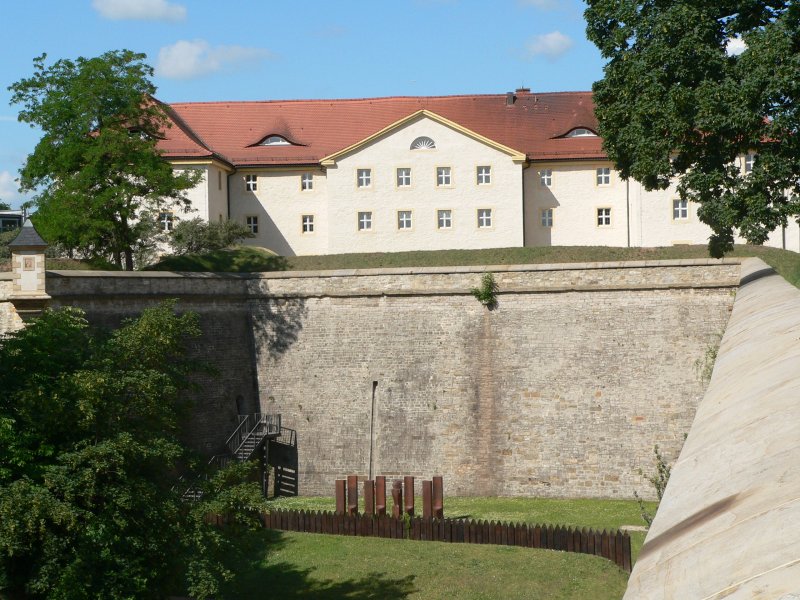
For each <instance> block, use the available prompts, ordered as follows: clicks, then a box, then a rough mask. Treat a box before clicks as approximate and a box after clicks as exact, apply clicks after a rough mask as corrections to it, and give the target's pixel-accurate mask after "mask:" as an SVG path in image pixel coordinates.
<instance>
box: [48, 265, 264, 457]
mask: <svg viewBox="0 0 800 600" xmlns="http://www.w3.org/2000/svg"><path fill="white" fill-rule="evenodd" d="M47 292H48V294H50V295H51V296H52V297H53V299H52V301H51V302H50V306H52V307H59V306H65V305H70V306H77V307H80V308H81V309H83V310H84V311H85V312H86V316H87V318H88V320H89V322H90V323H91V324H93V325H98V326H103V327H116V326H117V325H119V323H120V322H121V321H122V320H123V319H125V318H129V317H135V316H137V315H138V314H139V313H141V311H142V310H144V309H145V308H147V307H150V306H154V305H155V304H157V303H158V302H161V301H163V300H166V299H170V298H175V299H178V300H179V301H178V304H177V307H178V310H179V311H194V312H196V313H198V315H199V317H200V327H201V329H202V335H201V337H199V338H197V339H194V340H190V342H189V348H190V355H191V356H192V357H193V358H196V359H198V360H199V361H201V362H202V363H204V364H205V365H207V366H209V367H211V368H212V369H213V371H211V372H206V373H201V374H198V375H195V376H194V378H193V381H194V383H196V384H197V385H198V386H199V388H198V392H197V393H196V394H195V398H194V408H193V410H192V413H191V420H190V423H189V431H190V432H191V438H190V439H189V440H187V441H188V442H189V444H190V445H191V446H192V447H194V448H195V449H197V450H198V451H200V452H202V453H204V454H207V455H213V454H218V453H221V452H223V451H224V446H225V440H226V439H227V438H228V436H229V435H230V434H231V433H232V432H233V430H234V428H235V427H236V424H237V414H239V410H240V408H241V412H243V413H246V412H251V413H252V412H256V411H257V410H258V398H257V387H256V379H255V372H254V370H253V360H252V356H253V335H252V331H253V328H252V325H251V321H250V313H249V310H248V306H247V299H246V288H245V284H244V278H243V277H236V276H228V277H226V276H219V275H207V274H184V275H175V274H171V273H143V272H134V273H118V272H113V273H109V272H100V271H83V272H81V271H50V272H48V273H47ZM237 399H238V404H237Z"/></svg>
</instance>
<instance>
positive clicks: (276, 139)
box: [261, 135, 292, 146]
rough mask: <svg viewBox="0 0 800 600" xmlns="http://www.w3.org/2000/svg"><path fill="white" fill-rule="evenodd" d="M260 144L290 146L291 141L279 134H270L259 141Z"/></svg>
mask: <svg viewBox="0 0 800 600" xmlns="http://www.w3.org/2000/svg"><path fill="white" fill-rule="evenodd" d="M261 145H262V146H291V145H292V143H291V142H290V141H289V140H287V139H286V138H285V137H283V136H280V135H270V136H267V137H266V138H264V141H263V142H261Z"/></svg>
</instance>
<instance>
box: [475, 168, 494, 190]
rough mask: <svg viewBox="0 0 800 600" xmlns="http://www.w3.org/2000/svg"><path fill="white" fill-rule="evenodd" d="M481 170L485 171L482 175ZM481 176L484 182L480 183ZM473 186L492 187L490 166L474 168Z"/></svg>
mask: <svg viewBox="0 0 800 600" xmlns="http://www.w3.org/2000/svg"><path fill="white" fill-rule="evenodd" d="M481 169H486V170H485V171H484V172H483V173H482V172H481ZM481 176H483V179H484V181H481ZM475 185H480V186H484V185H492V165H478V166H476V167H475Z"/></svg>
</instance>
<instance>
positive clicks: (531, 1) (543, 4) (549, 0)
mask: <svg viewBox="0 0 800 600" xmlns="http://www.w3.org/2000/svg"><path fill="white" fill-rule="evenodd" d="M517 2H518V3H519V4H521V5H522V6H533V7H534V8H539V9H541V10H553V9H554V8H557V7H558V2H556V0H517Z"/></svg>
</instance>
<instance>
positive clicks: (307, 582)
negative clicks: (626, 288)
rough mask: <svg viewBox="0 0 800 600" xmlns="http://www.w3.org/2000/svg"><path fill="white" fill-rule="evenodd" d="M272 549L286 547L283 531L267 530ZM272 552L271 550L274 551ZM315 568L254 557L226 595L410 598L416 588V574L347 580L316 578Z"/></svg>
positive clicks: (351, 599) (317, 599)
mask: <svg viewBox="0 0 800 600" xmlns="http://www.w3.org/2000/svg"><path fill="white" fill-rule="evenodd" d="M264 535H265V536H266V539H267V540H268V543H267V545H268V548H270V550H271V551H275V550H276V549H279V548H282V547H284V545H285V544H286V540H285V536H284V535H283V534H282V533H281V532H279V531H273V530H265V532H264ZM270 553H271V552H270ZM313 575H314V569H313V568H312V569H298V568H297V566H296V565H293V564H291V563H288V562H271V560H270V558H269V554H268V555H267V558H266V559H263V560H253V561H252V562H251V563H250V564H249V565H248V569H247V571H245V572H240V573H239V574H238V576H237V582H236V584H235V586H234V587H233V589H231V590H230V591H229V594H226V595H225V597H226V598H229V597H230V598H264V597H269V598H282V599H289V600H291V599H293V598H295V599H303V600H340V599H346V600H379V599H380V600H383V599H386V598H392V599H395V598H397V599H400V600H402V599H403V598H408V597H409V596H410V595H411V594H412V593H414V592H415V591H417V590H416V588H415V586H414V576H413V575H408V576H406V577H398V578H395V577H390V576H388V575H387V574H386V573H377V572H375V573H369V574H367V575H364V576H363V577H359V578H355V579H346V580H337V581H334V580H325V579H315V578H314V576H313Z"/></svg>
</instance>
